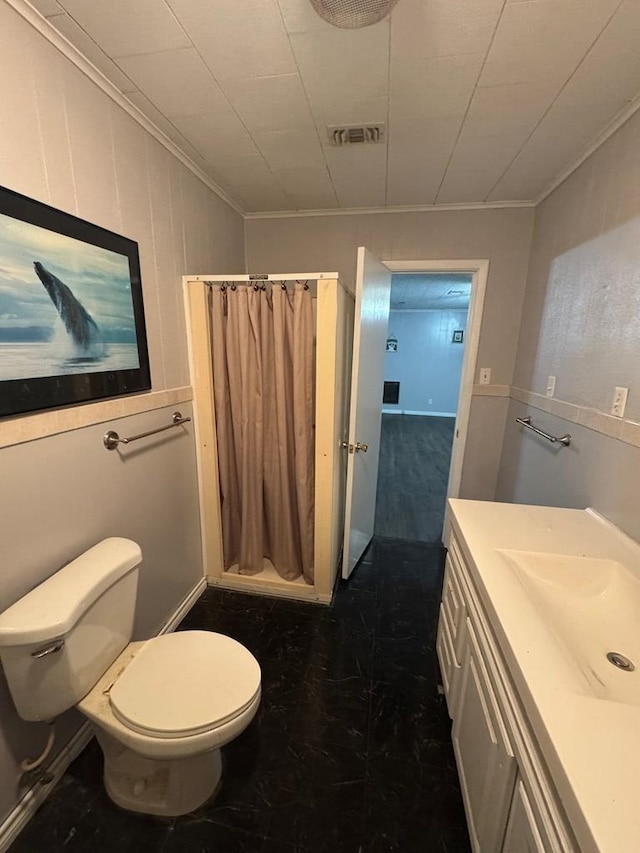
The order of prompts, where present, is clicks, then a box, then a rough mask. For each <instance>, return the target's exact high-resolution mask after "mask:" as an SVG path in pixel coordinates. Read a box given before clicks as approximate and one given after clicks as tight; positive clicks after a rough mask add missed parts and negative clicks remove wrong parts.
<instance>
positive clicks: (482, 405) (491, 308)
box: [245, 208, 534, 500]
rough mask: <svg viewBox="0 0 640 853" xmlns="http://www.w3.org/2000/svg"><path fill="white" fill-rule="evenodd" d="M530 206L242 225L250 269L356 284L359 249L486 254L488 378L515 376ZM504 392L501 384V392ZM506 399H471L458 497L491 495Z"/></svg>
mask: <svg viewBox="0 0 640 853" xmlns="http://www.w3.org/2000/svg"><path fill="white" fill-rule="evenodd" d="M533 220H534V210H533V209H527V208H518V209H501V210H447V211H438V210H434V211H426V212H415V213H369V214H352V215H338V214H333V215H331V214H330V215H327V216H302V217H297V218H293V217H291V218H288V217H283V218H274V219H250V220H248V221H247V222H246V225H245V237H246V241H247V264H248V270H249V272H252V273H256V272H268V271H269V270H276V271H278V272H304V271H305V270H312V271H321V270H327V271H333V270H337V271H338V272H339V273H340V275H341V277H342V278H343V280H344V281H345V282H347V283H351V284H352V283H353V281H354V278H355V263H356V248H357V246H366V247H367V248H368V249H370V250H371V251H372V252H374V253H375V254H376V255H377V256H378V257H379V258H382V259H384V260H422V259H428V260H436V259H443V258H488V259H489V261H490V267H489V278H488V282H487V292H486V298H485V312H484V321H483V324H482V329H481V333H480V348H479V356H478V366H479V367H490V368H491V370H492V382H493V383H495V384H496V385H499V386H508V385H510V384H511V381H512V378H513V368H514V363H515V356H516V349H517V342H518V330H519V326H520V315H521V312H522V303H523V298H524V287H525V282H526V276H527V264H528V259H529V249H530V245H531V234H532V229H533ZM501 390H504V389H501ZM507 403H508V400H507V398H506V397H504V396H482V397H476V396H474V398H473V401H472V405H471V416H470V421H469V435H468V438H467V446H466V450H465V458H464V468H463V473H462V483H461V496H463V497H469V498H478V499H487V500H492V499H493V498H494V495H495V487H496V479H497V475H498V464H499V459H500V452H501V448H502V438H503V434H504V427H505V422H506V412H507Z"/></svg>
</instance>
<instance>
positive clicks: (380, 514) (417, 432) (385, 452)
mask: <svg viewBox="0 0 640 853" xmlns="http://www.w3.org/2000/svg"><path fill="white" fill-rule="evenodd" d="M455 425H456V421H455V418H438V417H423V416H421V415H388V414H385V415H383V416H382V432H381V434H380V465H379V468H378V487H377V491H376V517H375V534H376V536H385V537H392V538H396V539H412V540H416V541H417V540H419V541H421V542H430V543H432V544H440V540H441V538H442V524H443V521H444V509H445V504H446V500H447V485H448V482H449V466H450V464H451V447H452V444H453V432H454V429H455Z"/></svg>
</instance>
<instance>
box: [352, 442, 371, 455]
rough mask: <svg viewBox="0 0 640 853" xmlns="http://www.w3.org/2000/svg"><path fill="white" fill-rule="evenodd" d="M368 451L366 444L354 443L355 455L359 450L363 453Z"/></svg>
mask: <svg viewBox="0 0 640 853" xmlns="http://www.w3.org/2000/svg"><path fill="white" fill-rule="evenodd" d="M368 449H369V445H368V444H360V442H359V441H356V447H355V451H356V453H357V452H358V451H359V450H361V451H362V452H363V453H366V452H367V450H368Z"/></svg>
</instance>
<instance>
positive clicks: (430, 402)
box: [429, 397, 433, 406]
mask: <svg viewBox="0 0 640 853" xmlns="http://www.w3.org/2000/svg"><path fill="white" fill-rule="evenodd" d="M429 405H430V406H433V399H432V398H431V397H429Z"/></svg>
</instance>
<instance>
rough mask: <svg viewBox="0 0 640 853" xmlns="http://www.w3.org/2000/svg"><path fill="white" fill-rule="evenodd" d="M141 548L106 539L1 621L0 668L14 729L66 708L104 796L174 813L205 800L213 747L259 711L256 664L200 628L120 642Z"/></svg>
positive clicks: (215, 776)
mask: <svg viewBox="0 0 640 853" xmlns="http://www.w3.org/2000/svg"><path fill="white" fill-rule="evenodd" d="M141 561H142V553H141V551H140V547H139V546H138V545H137V544H136V543H135V542H132V541H131V540H129V539H121V538H110V539H105V540H103V541H102V542H100V543H99V544H98V545H95V546H94V547H93V548H90V549H89V550H88V551H86V552H85V553H84V554H82V555H81V556H79V557H78V558H77V559H75V560H73V561H72V562H71V563H69V564H68V565H66V566H64V567H63V568H62V569H60V570H59V571H58V572H56V574H54V575H52V576H51V577H50V578H49V579H48V580H46V581H44V582H43V583H41V584H40V585H39V586H37V587H36V588H35V589H33V590H32V591H31V592H29V593H27V595H25V596H24V597H23V598H21V599H20V600H19V601H17V602H16V603H15V604H14V605H12V606H11V607H10V608H9V609H8V610H5V611H4V613H2V614H0V660H1V661H2V665H3V668H4V671H5V675H6V678H7V682H8V684H9V689H10V691H11V695H12V697H13V700H14V703H15V706H16V709H17V711H18V713H19V714H20V716H21V717H22V718H23V719H25V720H30V721H36V720H52V719H54V718H55V717H57V716H58V715H59V714H61V713H63V712H64V711H66V710H68V709H69V708H72V707H74V706H75V707H76V708H77V709H78V710H79V711H81V712H82V713H83V714H84V715H85V716H86V717H87V718H88V719H89V720H90V721H91V723H92V725H93V728H94V730H95V734H96V736H97V739H98V743H99V744H100V747H101V749H102V752H103V754H104V780H105V787H106V789H107V792H108V794H109V796H110V797H111V799H112V800H113V801H114V802H115V803H117V804H118V805H119V806H121V807H123V808H125V809H128V810H130V811H136V812H143V813H145V814H155V815H167V816H177V815H181V814H186V813H188V812H191V811H193V810H194V809H196V808H198V806H200V805H202V804H203V803H204V802H206V801H207V800H208V799H209V798H210V797H211V796H212V795H213V794H214V793H215V792H216V790H217V788H218V786H219V784H220V778H221V773H222V762H221V756H220V748H221V747H222V746H224V745H225V744H227V743H229V741H231V740H233V738H235V737H237V735H239V734H240V733H241V732H242V731H244V729H245V728H246V727H247V726H248V725H249V723H250V722H251V720H252V719H253V717H254V716H255V714H256V711H257V710H258V706H259V704H260V666H259V664H258V662H257V661H256V659H255V658H254V657H253V655H252V654H251V653H250V652H249V651H248V650H247V649H245V648H244V646H242V645H241V644H240V643H238V642H237V641H236V640H233V639H232V638H231V637H227V636H225V635H223V634H216V633H213V632H211V631H183V632H178V633H175V634H164V635H162V636H159V637H154V638H153V639H151V640H145V641H143V642H130V641H131V636H132V632H133V620H134V613H135V604H136V593H137V584H138V567H139V565H140V563H141Z"/></svg>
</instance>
